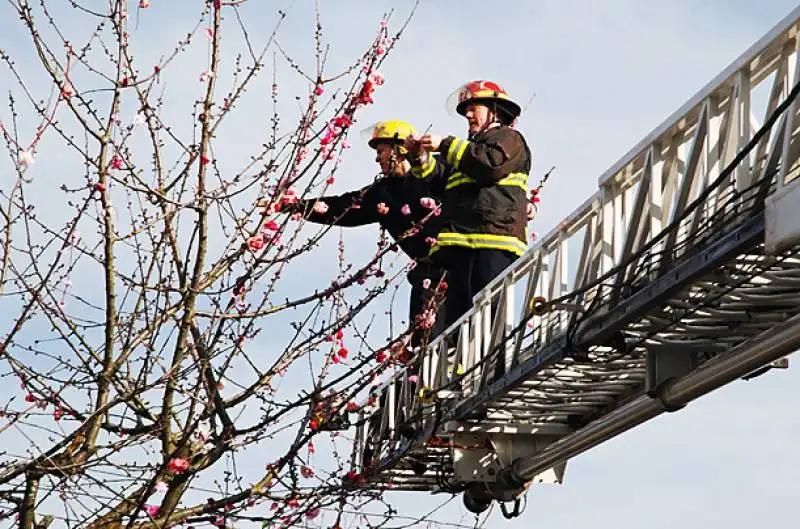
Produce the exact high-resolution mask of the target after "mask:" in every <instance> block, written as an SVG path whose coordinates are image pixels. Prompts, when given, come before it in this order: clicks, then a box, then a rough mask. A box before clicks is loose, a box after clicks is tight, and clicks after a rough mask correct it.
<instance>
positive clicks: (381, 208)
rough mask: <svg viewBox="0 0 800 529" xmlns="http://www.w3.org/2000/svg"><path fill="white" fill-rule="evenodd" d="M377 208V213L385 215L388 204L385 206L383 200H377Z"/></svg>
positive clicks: (387, 211)
mask: <svg viewBox="0 0 800 529" xmlns="http://www.w3.org/2000/svg"><path fill="white" fill-rule="evenodd" d="M377 209H378V215H386V214H387V213H389V206H387V205H386V203H385V202H379V203H378V207H377Z"/></svg>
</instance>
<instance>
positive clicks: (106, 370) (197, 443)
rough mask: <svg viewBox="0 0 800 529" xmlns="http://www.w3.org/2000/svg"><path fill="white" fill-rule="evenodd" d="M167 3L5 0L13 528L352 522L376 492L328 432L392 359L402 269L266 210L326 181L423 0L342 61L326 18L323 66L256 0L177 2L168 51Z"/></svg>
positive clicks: (6, 463)
mask: <svg viewBox="0 0 800 529" xmlns="http://www.w3.org/2000/svg"><path fill="white" fill-rule="evenodd" d="M173 2H174V3H173ZM169 3H170V4H172V5H173V7H174V6H175V5H177V2H175V0H170V2H169ZM51 4H52V6H51ZM61 4H63V5H61ZM165 4H167V2H159V1H158V0H151V1H148V0H139V1H137V2H127V1H124V0H109V1H107V2H79V1H73V0H68V1H65V2H53V3H48V2H34V1H28V0H10V1H9V2H8V3H7V6H6V7H4V8H3V11H2V16H3V17H4V18H5V19H6V20H9V21H11V20H16V21H17V22H16V29H18V30H19V33H18V34H17V36H18V37H19V35H22V36H24V38H22V37H20V38H16V40H14V41H13V45H9V46H7V47H4V48H3V49H2V50H0V58H2V63H3V65H4V72H3V74H2V75H3V76H4V77H2V79H3V84H4V86H5V87H7V88H8V90H9V91H8V98H7V102H6V103H7V104H6V107H5V110H4V111H2V113H0V132H1V133H2V138H3V141H4V146H5V148H6V152H7V155H8V162H7V164H6V170H5V171H4V172H3V177H2V180H0V211H2V215H0V314H2V318H0V326H1V327H0V394H2V397H0V524H2V523H3V521H6V522H8V523H11V524H13V525H15V526H19V527H21V528H22V529H34V528H36V529H44V528H46V527H47V526H48V525H50V524H51V522H54V521H56V525H57V526H64V527H86V528H91V529H101V528H102V529H111V528H123V527H125V528H144V527H172V526H176V525H185V526H190V525H191V526H197V525H203V524H211V525H216V526H231V525H233V524H241V523H244V521H250V522H256V523H259V524H261V523H263V524H264V526H268V527H290V526H296V525H299V524H301V523H305V522H307V521H308V520H315V522H314V523H317V522H318V521H321V520H323V519H324V520H325V525H327V526H334V527H335V526H341V527H345V526H347V525H348V524H352V523H353V520H356V518H353V517H352V516H351V515H349V514H348V513H353V512H358V511H359V509H361V508H362V507H363V506H364V505H366V504H367V503H369V502H373V501H376V500H377V499H379V498H380V494H379V493H378V492H370V491H365V490H358V491H354V490H353V489H348V488H346V487H343V480H347V479H350V480H352V479H353V478H358V475H357V474H355V473H354V472H353V471H352V468H351V466H350V461H351V460H350V455H351V454H350V450H351V445H352V442H351V440H350V435H351V432H348V431H346V430H339V431H337V429H336V428H334V427H333V426H336V425H335V424H334V423H335V422H336V421H338V420H341V419H342V418H343V417H346V413H345V414H343V413H342V411H355V410H357V409H358V406H359V405H360V403H361V401H360V400H359V398H358V397H359V395H361V394H365V393H366V394H368V392H369V389H370V388H371V387H372V386H373V385H374V384H375V381H376V377H378V376H380V375H381V373H382V372H383V371H385V370H386V369H389V368H391V366H392V361H393V358H394V357H395V356H396V355H397V354H400V353H401V352H402V349H403V340H404V336H405V335H406V332H407V331H405V329H403V328H402V326H398V325H393V327H392V331H391V333H389V334H390V336H387V335H386V334H387V333H385V332H384V333H383V334H382V335H381V336H380V338H379V339H378V338H375V337H374V333H371V331H370V326H371V325H372V324H371V318H370V314H374V313H379V314H380V313H381V311H383V310H384V306H383V305H381V303H380V301H379V300H381V299H383V298H384V297H389V296H390V295H391V291H392V289H393V288H394V287H395V285H396V284H397V282H398V281H397V280H398V278H402V277H403V275H404V270H405V266H406V264H405V263H402V262H401V263H399V264H390V263H392V262H393V260H395V261H397V260H398V259H397V254H396V253H395V252H394V251H393V250H395V249H396V248H394V247H393V245H392V244H390V243H389V242H388V241H385V240H380V241H378V244H377V248H376V251H375V252H374V253H373V254H372V255H371V257H370V258H369V259H366V260H361V261H351V260H350V259H349V257H348V254H347V252H346V251H345V244H344V242H343V241H342V240H339V241H338V244H339V245H340V247H339V253H338V254H339V260H338V262H336V261H333V262H329V263H327V264H326V266H325V267H321V266H320V265H319V263H318V262H316V260H315V258H314V255H313V254H314V251H315V249H317V247H318V246H319V245H321V244H325V243H326V241H329V240H330V239H331V238H332V237H335V233H336V232H335V231H333V232H332V231H331V228H329V227H325V228H319V227H318V226H317V227H312V226H310V225H306V224H305V223H304V221H302V219H299V218H296V217H292V216H288V215H282V214H280V213H276V212H278V211H279V210H280V206H281V204H285V203H287V202H291V201H293V200H297V199H298V198H302V197H305V196H318V195H320V194H323V193H324V192H325V190H326V189H327V188H328V187H329V186H331V185H332V184H333V183H334V181H335V178H336V172H337V169H338V167H339V164H340V163H341V161H342V159H343V157H345V156H346V154H347V148H348V146H349V144H348V135H349V133H350V131H351V129H352V128H353V127H354V126H355V124H356V123H357V122H358V115H359V112H360V111H362V110H363V109H364V108H366V107H368V106H369V105H372V104H373V103H374V102H376V101H377V100H378V99H379V97H380V89H381V85H382V84H383V83H384V78H383V76H382V75H381V73H380V70H381V65H382V64H383V62H384V61H385V60H386V59H387V57H388V55H389V54H390V52H391V51H392V49H393V48H394V46H395V44H396V40H397V39H398V37H399V36H400V34H401V33H402V31H403V29H404V28H405V24H407V22H408V21H409V20H410V16H411V14H413V7H412V9H411V11H410V13H409V16H408V18H406V19H404V20H401V21H400V22H399V23H397V24H395V23H392V24H390V23H389V22H390V21H391V18H389V17H387V18H386V19H384V20H383V21H380V23H377V22H378V21H376V26H375V31H376V34H375V36H374V38H372V39H371V41H369V42H364V46H363V48H364V50H363V53H362V54H361V55H360V56H358V57H356V58H354V59H353V60H352V61H351V62H350V64H349V65H347V66H346V67H344V68H340V69H338V70H337V71H332V70H331V68H329V67H328V63H329V59H330V57H331V55H332V54H334V53H335V52H336V46H335V44H330V43H327V42H326V40H325V34H324V31H323V23H322V22H323V17H322V16H321V15H320V13H319V12H317V14H316V24H315V27H314V29H313V37H312V39H310V42H311V47H312V48H313V49H312V55H313V60H311V61H309V60H307V58H298V57H296V56H294V55H293V54H292V53H291V52H290V51H288V50H287V49H286V48H285V46H283V45H282V42H281V27H282V24H284V23H285V20H286V18H287V14H286V13H283V12H280V11H278V14H277V17H276V18H275V20H274V24H273V26H272V27H270V28H269V29H265V26H264V21H263V19H262V20H256V21H254V20H248V17H247V15H246V9H248V8H249V6H248V4H249V2H247V0H206V1H205V2H199V1H198V2H186V4H185V6H184V5H183V2H181V3H180V4H181V7H180V10H178V11H179V12H180V17H177V18H176V19H175V20H173V21H172V22H173V24H175V25H180V26H181V27H180V31H181V32H182V33H181V38H180V40H179V41H178V42H174V45H173V47H172V48H171V50H170V51H168V52H166V53H165V52H164V50H163V48H158V49H156V48H157V46H156V45H155V43H154V42H153V39H155V38H156V37H157V36H152V35H149V36H140V35H139V33H138V32H139V27H140V25H141V26H142V27H145V26H146V24H147V17H154V16H159V15H158V14H157V13H158V10H159V9H166V7H165ZM162 13H163V11H162ZM175 14H176V10H174V9H173V10H172V11H171V12H170V14H169V16H175ZM160 16H164V15H160ZM271 23H272V22H271ZM256 24H257V25H258V31H255V30H254V27H255V26H256ZM163 38H167V36H163ZM309 63H310V66H309ZM329 70H330V71H329ZM287 80H291V81H287ZM6 81H7V82H6ZM286 84H289V85H294V86H296V87H300V88H301V89H299V91H298V90H295V91H294V92H293V93H284V89H283V87H284V86H285V85H286ZM249 96H252V97H250V99H249V100H248V97H249ZM248 101H249V102H248ZM237 111H239V112H242V113H245V114H247V113H252V112H257V113H260V114H261V115H262V116H263V118H262V119H261V120H260V121H259V122H260V123H262V124H263V127H261V129H260V130H252V128H248V129H246V130H243V129H242V128H241V123H242V121H239V120H240V119H241V118H239V117H237V116H239V115H240V114H237ZM248 141H250V143H252V144H253V145H255V146H256V147H255V148H254V149H253V150H251V151H249V152H246V153H243V152H240V151H241V149H242V144H247V143H248ZM319 207H324V205H320V206H319ZM323 268H324V269H323ZM298 270H299V271H298ZM381 317H382V316H381ZM359 318H361V320H359ZM363 322H367V323H363ZM320 523H321V522H320Z"/></svg>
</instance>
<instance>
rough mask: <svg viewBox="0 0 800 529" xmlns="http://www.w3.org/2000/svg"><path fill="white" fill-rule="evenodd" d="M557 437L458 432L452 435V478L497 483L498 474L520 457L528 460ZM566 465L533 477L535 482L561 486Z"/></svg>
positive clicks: (463, 480)
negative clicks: (559, 484)
mask: <svg viewBox="0 0 800 529" xmlns="http://www.w3.org/2000/svg"><path fill="white" fill-rule="evenodd" d="M558 437H559V436H545V435H541V436H539V435H537V436H531V435H524V434H522V435H519V434H507V433H482V432H473V433H460V432H456V433H454V434H453V435H452V438H451V439H452V441H451V446H452V449H453V471H454V477H455V479H456V480H458V481H462V482H480V483H496V482H497V477H498V475H499V474H500V472H501V471H502V470H503V469H505V468H507V467H509V466H510V465H511V463H512V462H513V461H514V460H515V459H517V458H520V457H530V456H532V455H534V454H536V453H538V452H540V451H541V450H542V449H543V448H544V447H545V446H547V445H549V444H551V443H552V442H553V441H555V440H557V439H558ZM565 470H566V463H559V464H558V465H556V466H555V467H553V468H550V469H547V470H545V471H544V472H541V473H540V474H537V475H536V476H534V477H533V479H532V480H531V482H535V483H561V481H562V480H563V479H564V471H565Z"/></svg>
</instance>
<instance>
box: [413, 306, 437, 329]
mask: <svg viewBox="0 0 800 529" xmlns="http://www.w3.org/2000/svg"><path fill="white" fill-rule="evenodd" d="M434 323H436V313H435V312H434V311H432V310H430V309H428V310H426V311H425V312H423V313H422V314H419V315H418V316H417V325H419V326H420V327H421V328H423V329H430V328H431V327H433V324H434Z"/></svg>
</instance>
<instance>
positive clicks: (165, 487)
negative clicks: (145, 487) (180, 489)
mask: <svg viewBox="0 0 800 529" xmlns="http://www.w3.org/2000/svg"><path fill="white" fill-rule="evenodd" d="M167 490H169V485H167V484H166V483H164V482H163V481H159V482H157V483H156V491H157V492H167Z"/></svg>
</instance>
